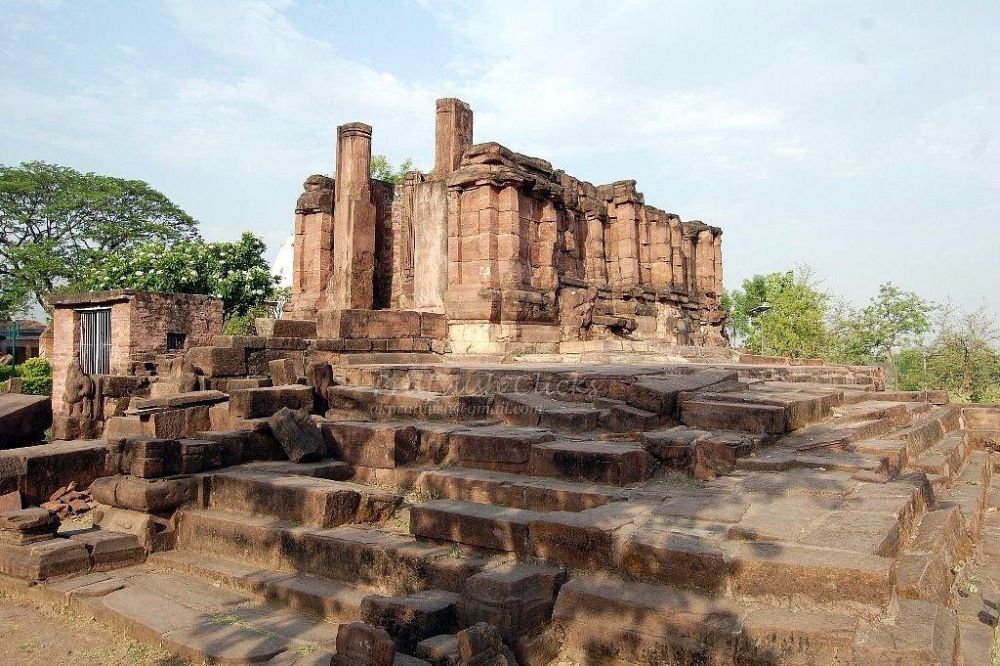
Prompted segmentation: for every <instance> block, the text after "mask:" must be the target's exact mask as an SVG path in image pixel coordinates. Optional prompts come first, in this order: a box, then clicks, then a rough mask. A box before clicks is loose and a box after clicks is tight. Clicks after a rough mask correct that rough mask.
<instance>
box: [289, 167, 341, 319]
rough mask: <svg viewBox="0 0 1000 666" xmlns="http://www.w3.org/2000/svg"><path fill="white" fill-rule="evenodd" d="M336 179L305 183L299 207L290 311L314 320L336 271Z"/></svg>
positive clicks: (316, 178) (319, 178)
mask: <svg viewBox="0 0 1000 666" xmlns="http://www.w3.org/2000/svg"><path fill="white" fill-rule="evenodd" d="M333 186H334V183H333V179H332V178H328V177H327V176H321V175H319V174H316V175H312V176H309V177H308V178H306V181H305V183H303V188H304V189H305V191H304V192H303V193H302V194H301V195H300V196H299V199H298V201H297V202H296V203H295V242H294V259H293V269H292V302H291V306H290V308H289V309H290V311H291V312H293V313H295V315H296V316H302V317H305V318H311V317H312V316H315V312H316V308H317V307H319V306H321V305H322V299H323V296H324V293H325V292H326V287H327V284H328V283H329V282H330V275H331V273H332V271H333V196H334V194H333Z"/></svg>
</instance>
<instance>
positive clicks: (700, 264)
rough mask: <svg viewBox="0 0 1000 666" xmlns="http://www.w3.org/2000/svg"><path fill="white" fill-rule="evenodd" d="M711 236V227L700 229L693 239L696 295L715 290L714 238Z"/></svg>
mask: <svg viewBox="0 0 1000 666" xmlns="http://www.w3.org/2000/svg"><path fill="white" fill-rule="evenodd" d="M713 236H714V234H713V233H712V230H711V229H702V230H701V231H699V232H698V236H697V240H696V241H695V242H696V246H695V247H696V249H695V252H696V254H697V259H696V260H695V266H696V271H697V276H696V277H697V287H698V292H697V293H698V296H704V295H705V294H707V293H709V292H712V291H715V240H714V238H713Z"/></svg>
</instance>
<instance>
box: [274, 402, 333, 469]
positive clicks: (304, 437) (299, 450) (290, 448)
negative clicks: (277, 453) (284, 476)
mask: <svg viewBox="0 0 1000 666" xmlns="http://www.w3.org/2000/svg"><path fill="white" fill-rule="evenodd" d="M267 424H268V425H269V426H271V432H272V433H274V436H275V437H276V438H277V439H278V441H279V442H281V448H283V449H284V450H285V453H287V454H288V459H289V460H291V461H292V462H296V463H298V462H312V461H314V460H318V459H319V458H321V457H322V456H323V454H324V453H325V450H326V443H325V442H324V440H323V433H321V432H320V430H319V428H318V427H316V423H315V422H314V421H313V420H312V417H311V416H310V415H309V412H308V411H307V410H304V409H298V410H292V409H288V408H287V407H283V408H282V409H280V410H279V411H278V412H277V413H276V414H273V415H272V416H271V417H270V418H269V419H268V420H267Z"/></svg>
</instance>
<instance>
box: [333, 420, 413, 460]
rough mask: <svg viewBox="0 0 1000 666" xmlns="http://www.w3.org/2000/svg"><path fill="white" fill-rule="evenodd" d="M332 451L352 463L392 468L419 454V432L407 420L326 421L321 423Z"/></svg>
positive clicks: (340, 458)
mask: <svg viewBox="0 0 1000 666" xmlns="http://www.w3.org/2000/svg"><path fill="white" fill-rule="evenodd" d="M320 430H321V431H322V433H323V439H324V440H325V441H326V445H327V450H328V451H329V453H330V455H331V456H333V457H334V458H337V459H338V460H342V461H344V462H346V463H349V464H351V465H361V466H364V467H377V468H382V469H390V468H394V467H400V466H402V465H408V464H410V463H412V462H415V461H416V460H417V459H418V458H419V456H420V433H419V432H418V431H417V429H416V427H414V425H413V424H412V423H410V422H405V421H384V422H371V421H330V420H327V421H324V422H322V423H321V424H320Z"/></svg>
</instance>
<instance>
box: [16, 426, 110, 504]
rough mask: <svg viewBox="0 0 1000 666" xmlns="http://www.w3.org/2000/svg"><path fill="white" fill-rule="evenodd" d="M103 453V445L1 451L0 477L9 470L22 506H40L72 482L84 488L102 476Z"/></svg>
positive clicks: (58, 444) (86, 443) (60, 444)
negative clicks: (3, 471)
mask: <svg viewBox="0 0 1000 666" xmlns="http://www.w3.org/2000/svg"><path fill="white" fill-rule="evenodd" d="M106 453H107V448H106V447H105V445H104V442H102V441H80V442H51V443H49V444H46V445H44V446H29V447H25V448H20V449H8V450H6V451H0V477H2V476H3V473H2V470H3V469H4V468H8V467H9V469H10V472H12V474H13V476H14V477H16V479H17V487H18V489H19V490H20V492H21V496H22V499H23V501H24V503H25V504H26V505H32V504H41V503H42V502H45V501H47V500H48V499H49V497H51V496H52V493H54V492H55V491H56V490H58V489H59V488H62V487H65V486H68V485H69V484H70V483H71V482H74V481H75V482H76V484H77V486H78V487H80V488H85V487H87V486H88V485H90V483H91V482H92V481H93V480H94V479H96V478H98V477H100V476H104V474H105V472H104V467H105V455H106Z"/></svg>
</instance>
